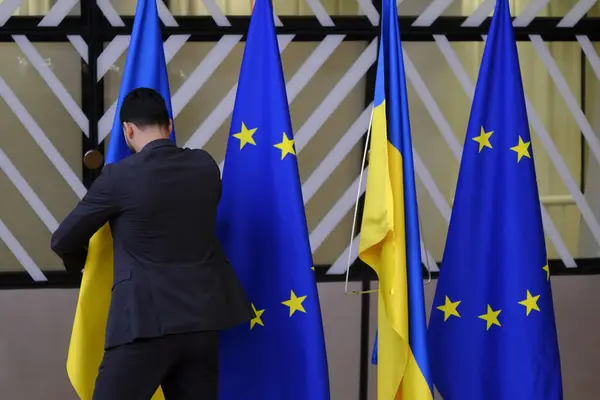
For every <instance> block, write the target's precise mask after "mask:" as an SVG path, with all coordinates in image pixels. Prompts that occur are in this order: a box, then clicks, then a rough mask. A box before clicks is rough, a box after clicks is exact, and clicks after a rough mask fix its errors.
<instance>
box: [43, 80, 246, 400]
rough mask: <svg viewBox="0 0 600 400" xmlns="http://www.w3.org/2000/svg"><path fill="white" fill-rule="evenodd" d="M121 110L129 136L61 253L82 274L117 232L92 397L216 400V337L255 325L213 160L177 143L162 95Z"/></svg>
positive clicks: (117, 140)
mask: <svg viewBox="0 0 600 400" xmlns="http://www.w3.org/2000/svg"><path fill="white" fill-rule="evenodd" d="M120 107H121V108H120V111H119V119H120V123H121V127H122V136H121V135H119V133H120V132H118V130H117V129H113V132H112V134H111V140H110V144H109V151H108V157H107V165H106V166H105V167H104V168H103V170H102V173H101V174H100V176H98V178H96V180H95V181H94V183H93V185H92V186H91V187H90V189H89V190H88V192H87V194H86V195H85V196H84V198H83V199H82V200H81V201H80V202H79V203H78V204H77V206H76V207H75V209H74V210H73V211H72V212H71V213H70V214H69V215H68V216H67V218H66V219H65V220H64V221H63V222H62V223H61V224H60V226H59V227H58V229H57V230H56V231H55V232H54V234H53V235H52V243H51V246H52V249H53V250H54V251H55V252H56V253H57V254H58V255H59V256H60V257H61V259H62V260H63V263H64V264H65V267H66V268H67V270H69V271H72V272H76V273H80V272H81V270H82V269H83V268H84V266H85V264H86V258H87V252H88V249H87V247H88V244H89V242H90V239H91V238H92V236H93V235H94V234H95V233H96V232H98V231H99V230H100V229H101V228H102V227H103V226H106V225H107V224H109V225H110V232H111V234H112V242H113V249H114V263H113V264H114V268H113V266H112V265H110V264H111V263H110V261H111V260H110V254H103V255H102V258H104V261H105V264H104V265H101V264H100V265H97V267H98V268H102V267H108V268H111V270H114V281H113V286H112V294H111V303H110V310H109V313H108V320H107V321H106V340H105V352H104V356H103V359H102V363H101V365H100V367H99V369H98V375H97V378H96V385H95V387H94V394H93V396H92V398H93V399H94V400H130V399H149V398H150V397H151V396H152V394H153V393H155V392H156V389H157V388H158V387H159V385H160V386H161V387H162V389H163V392H164V395H165V397H166V398H167V399H196V398H198V396H200V397H202V398H206V399H214V400H216V399H217V398H218V395H217V392H218V371H219V354H218V353H219V345H218V338H219V332H218V331H219V330H221V329H226V328H229V327H233V326H235V325H238V324H241V323H243V322H246V321H248V320H250V318H252V317H253V316H254V312H253V310H252V307H251V305H250V303H249V302H248V300H247V298H246V295H245V293H244V290H243V288H242V286H241V284H240V282H239V280H238V278H237V276H236V275H235V273H234V270H233V268H232V266H231V265H230V264H229V262H228V261H227V258H226V256H225V254H224V252H223V250H222V249H221V246H220V244H219V241H218V239H217V236H216V219H217V207H218V204H219V199H220V197H221V177H220V171H219V168H218V166H217V164H216V162H215V160H214V159H213V158H212V157H211V156H210V155H209V154H208V153H206V152H205V151H202V150H189V149H180V148H178V147H176V146H175V144H174V143H173V142H172V141H171V140H170V139H169V138H170V137H171V136H172V131H173V121H172V120H171V118H170V115H169V110H168V107H167V104H166V102H165V99H164V98H163V97H162V96H161V94H160V93H158V92H157V91H156V90H153V89H150V88H137V89H134V90H132V91H131V92H129V93H128V94H127V96H125V98H124V99H123V101H122V104H121V106H120ZM128 149H129V150H131V151H132V152H133V153H134V154H129V152H128ZM118 160H121V161H118ZM105 232H106V230H105V231H103V233H102V235H106V233H105ZM97 250H98V248H97V247H96V251H97ZM91 268H92V269H91V270H90V271H89V272H90V273H91V274H92V275H91V276H94V271H95V270H94V268H93V267H91ZM92 279H93V278H92ZM101 283H102V282H98V285H100V287H99V289H101V290H109V289H108V288H105V287H104V286H103V285H101ZM91 284H95V282H92V283H91ZM88 293H89V292H88ZM87 300H88V301H89V300H91V302H93V301H94V300H96V299H92V298H89V297H87ZM99 307H100V308H101V304H100V305H99ZM92 308H94V307H92ZM78 311H79V310H78ZM96 311H97V310H95V311H91V312H94V313H95V312H96ZM88 312H90V311H89V310H88ZM103 317H105V315H102V313H100V315H98V318H99V320H101V322H103V321H104V320H103ZM86 329H98V328H97V327H87V328H86ZM79 339H81V337H80V338H79ZM79 339H78V340H79ZM88 372H89V371H88ZM86 373H87V372H86Z"/></svg>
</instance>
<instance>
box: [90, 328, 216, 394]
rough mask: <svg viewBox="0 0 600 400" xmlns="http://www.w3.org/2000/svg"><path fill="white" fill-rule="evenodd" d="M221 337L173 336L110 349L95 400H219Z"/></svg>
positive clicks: (97, 383)
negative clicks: (158, 396) (159, 394)
mask: <svg viewBox="0 0 600 400" xmlns="http://www.w3.org/2000/svg"><path fill="white" fill-rule="evenodd" d="M218 372H219V341H218V332H216V331H214V332H197V333H186V334H178V335H169V336H164V337H161V338H156V339H144V340H136V341H135V342H133V343H129V344H125V345H122V346H118V347H114V348H111V349H108V350H106V351H105V353H104V359H103V360H102V364H101V365H100V370H99V373H98V378H97V379H96V387H95V390H94V396H93V400H150V399H151V397H152V396H153V395H154V392H155V391H156V389H157V388H158V387H159V386H162V389H163V393H164V395H165V399H166V400H192V399H193V400H217V398H218V394H217V393H218V383H219V382H218V381H219V379H218V378H219V373H218Z"/></svg>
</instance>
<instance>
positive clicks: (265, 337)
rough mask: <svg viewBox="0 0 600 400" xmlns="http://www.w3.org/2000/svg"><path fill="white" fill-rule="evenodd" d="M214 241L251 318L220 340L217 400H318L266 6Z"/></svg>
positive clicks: (248, 59)
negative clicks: (217, 241) (235, 278)
mask: <svg viewBox="0 0 600 400" xmlns="http://www.w3.org/2000/svg"><path fill="white" fill-rule="evenodd" d="M218 231H219V236H220V239H221V242H222V244H223V247H224V249H225V252H226V254H227V256H228V258H229V259H230V260H231V263H232V265H233V268H234V269H235V271H236V273H237V274H238V276H239V278H240V281H241V282H242V285H243V286H244V289H245V290H246V292H247V294H248V297H249V299H250V301H251V302H252V307H253V309H254V313H255V316H254V318H253V319H252V320H251V321H250V322H249V323H248V324H244V325H241V326H238V327H236V328H233V329H230V330H226V331H223V332H222V335H221V338H220V387H219V393H220V394H219V398H220V399H222V400H238V399H242V398H244V399H250V400H252V399H256V400H280V399H286V400H306V399H311V400H326V399H329V380H328V369H327V358H326V353H325V340H324V335H323V326H322V321H321V311H320V305H319V298H318V292H317V285H316V280H315V277H314V272H313V270H312V267H313V263H312V255H311V249H310V242H309V239H308V230H307V224H306V217H305V211H304V204H303V200H302V189H301V183H300V177H299V173H298V165H297V160H296V151H295V148H294V138H293V132H292V126H291V122H290V115H289V109H288V101H287V95H286V91H285V80H284V75H283V70H282V65H281V59H280V55H279V48H278V44H277V37H276V34H275V26H274V23H273V9H272V5H271V1H269V0H257V1H256V4H255V6H254V10H253V13H252V17H251V22H250V27H249V30H248V35H247V39H246V47H245V50H244V56H243V59H242V66H241V70H240V76H239V81H238V90H237V95H236V100H235V107H234V111H233V117H232V121H231V130H230V135H229V139H228V143H227V151H226V157H225V164H224V170H223V194H222V198H221V202H220V206H219V218H218Z"/></svg>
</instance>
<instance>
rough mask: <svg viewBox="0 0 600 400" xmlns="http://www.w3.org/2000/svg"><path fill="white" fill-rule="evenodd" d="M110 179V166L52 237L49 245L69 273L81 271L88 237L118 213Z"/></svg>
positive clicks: (105, 168)
mask: <svg viewBox="0 0 600 400" xmlns="http://www.w3.org/2000/svg"><path fill="white" fill-rule="evenodd" d="M113 179H114V178H113V177H112V165H107V166H105V167H104V168H103V169H102V173H101V174H100V176H99V177H98V178H97V179H96V180H95V181H94V183H93V184H92V187H91V188H90V190H89V191H88V192H87V193H86V195H85V196H84V197H83V199H82V200H81V201H80V202H79V204H77V207H75V209H74V210H73V211H72V212H71V213H70V214H69V215H68V216H67V218H65V220H64V221H63V222H62V223H61V224H60V226H59V227H58V229H57V230H56V231H55V232H54V233H53V234H52V240H51V244H50V246H51V247H52V250H53V251H54V252H55V253H56V254H58V256H59V257H60V258H61V259H62V260H63V263H64V265H65V268H66V269H67V270H68V271H72V272H79V271H81V270H82V269H83V267H84V264H85V260H86V257H87V246H88V243H89V241H90V239H91V237H92V236H93V235H94V233H96V232H97V231H98V229H100V228H101V227H102V226H103V225H104V224H105V223H107V222H108V220H109V218H110V217H111V216H112V215H113V214H115V213H116V212H117V207H116V204H115V199H114V193H113V186H114V182H113Z"/></svg>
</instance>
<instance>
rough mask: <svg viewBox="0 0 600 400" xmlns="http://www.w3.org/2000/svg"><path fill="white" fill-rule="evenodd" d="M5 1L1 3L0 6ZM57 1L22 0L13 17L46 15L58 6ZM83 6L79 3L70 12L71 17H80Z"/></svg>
mask: <svg viewBox="0 0 600 400" xmlns="http://www.w3.org/2000/svg"><path fill="white" fill-rule="evenodd" d="M3 1H4V0H2V1H0V4H2V3H3ZM56 2H57V0H21V5H20V6H19V7H17V9H16V10H15V11H14V12H13V16H37V15H46V14H47V13H48V11H50V9H51V8H52V7H53V6H54V4H56ZM80 13H81V6H80V4H79V2H77V4H75V6H74V7H73V8H72V9H71V11H70V12H69V15H80Z"/></svg>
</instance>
